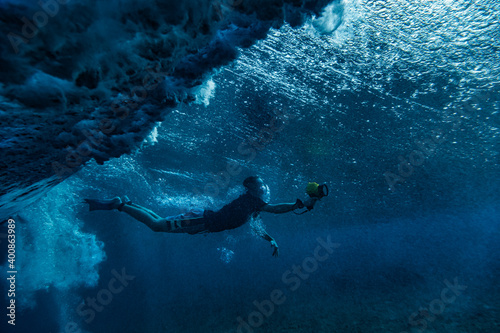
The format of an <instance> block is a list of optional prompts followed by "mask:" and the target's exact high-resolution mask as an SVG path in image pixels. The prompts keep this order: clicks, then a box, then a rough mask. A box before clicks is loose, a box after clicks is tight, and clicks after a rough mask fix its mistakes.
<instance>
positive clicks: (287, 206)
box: [261, 198, 318, 214]
mask: <svg viewBox="0 0 500 333" xmlns="http://www.w3.org/2000/svg"><path fill="white" fill-rule="evenodd" d="M316 201H318V199H317V198H309V199H307V200H306V202H304V203H303V202H302V201H301V200H300V199H297V201H296V202H295V203H281V204H274V205H273V204H267V205H265V206H264V207H262V208H261V210H262V211H263V212H268V213H273V214H283V213H288V212H291V211H293V210H295V209H297V208H299V209H300V208H304V206H305V207H307V208H308V209H309V210H311V209H313V207H314V205H315V204H316Z"/></svg>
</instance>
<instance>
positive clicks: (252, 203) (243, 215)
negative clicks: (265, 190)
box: [203, 193, 266, 232]
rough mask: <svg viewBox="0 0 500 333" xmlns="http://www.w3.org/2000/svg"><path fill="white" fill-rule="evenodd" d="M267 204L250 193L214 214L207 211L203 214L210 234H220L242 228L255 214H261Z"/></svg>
mask: <svg viewBox="0 0 500 333" xmlns="http://www.w3.org/2000/svg"><path fill="white" fill-rule="evenodd" d="M265 205H266V203H265V202H264V201H263V200H262V199H260V198H258V197H255V196H253V195H251V194H250V193H246V194H243V195H241V196H240V197H239V198H238V199H236V200H234V201H232V202H231V203H228V204H227V205H225V206H224V207H222V208H221V209H220V210H218V211H216V212H214V211H211V210H206V211H205V213H204V214H203V217H204V219H205V226H206V228H207V230H208V231H209V232H219V231H224V230H229V229H235V228H238V227H241V226H242V225H243V224H245V223H247V222H248V220H249V219H250V217H251V216H252V215H253V214H254V213H258V212H260V210H261V209H262V207H264V206H265Z"/></svg>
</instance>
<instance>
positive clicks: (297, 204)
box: [293, 199, 304, 210]
mask: <svg viewBox="0 0 500 333" xmlns="http://www.w3.org/2000/svg"><path fill="white" fill-rule="evenodd" d="M302 208H304V203H303V202H302V200H300V199H297V201H295V204H294V205H293V209H294V210H295V209H302Z"/></svg>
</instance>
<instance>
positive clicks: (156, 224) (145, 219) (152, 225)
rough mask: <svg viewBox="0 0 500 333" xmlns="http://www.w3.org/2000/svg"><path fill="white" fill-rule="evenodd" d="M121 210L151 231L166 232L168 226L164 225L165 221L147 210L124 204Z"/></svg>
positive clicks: (135, 205)
mask: <svg viewBox="0 0 500 333" xmlns="http://www.w3.org/2000/svg"><path fill="white" fill-rule="evenodd" d="M121 210H122V212H125V213H127V214H128V215H130V216H132V217H133V218H134V219H136V220H137V221H139V222H142V223H144V224H145V225H147V226H148V227H149V229H151V230H153V231H167V230H166V229H167V227H168V224H167V223H165V220H164V219H162V218H160V216H158V215H157V214H155V213H153V212H152V211H150V210H149V209H147V208H144V207H142V206H139V205H137V204H132V205H129V204H125V205H123V207H122V208H121Z"/></svg>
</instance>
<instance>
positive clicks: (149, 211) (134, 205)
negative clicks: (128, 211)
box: [129, 203, 161, 219]
mask: <svg viewBox="0 0 500 333" xmlns="http://www.w3.org/2000/svg"><path fill="white" fill-rule="evenodd" d="M129 206H133V207H136V208H139V209H142V210H143V211H145V212H147V213H149V214H151V216H153V217H154V218H156V219H161V216H160V215H158V214H156V213H155V212H153V211H152V210H151V209H148V208H146V207H142V206H140V205H138V204H135V203H131V204H130V205H129Z"/></svg>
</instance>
